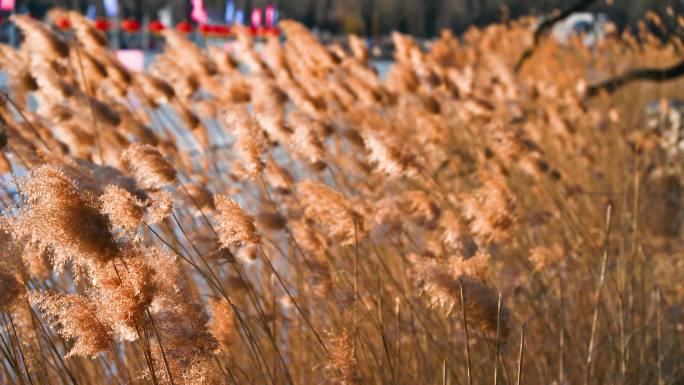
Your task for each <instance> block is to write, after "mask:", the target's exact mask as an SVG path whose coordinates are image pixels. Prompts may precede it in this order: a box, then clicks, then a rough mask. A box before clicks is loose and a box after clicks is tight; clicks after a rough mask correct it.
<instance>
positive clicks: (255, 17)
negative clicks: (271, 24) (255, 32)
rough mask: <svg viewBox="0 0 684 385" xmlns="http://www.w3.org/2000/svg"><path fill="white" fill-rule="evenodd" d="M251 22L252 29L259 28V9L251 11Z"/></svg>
mask: <svg viewBox="0 0 684 385" xmlns="http://www.w3.org/2000/svg"><path fill="white" fill-rule="evenodd" d="M250 20H251V21H252V28H254V29H258V28H261V8H259V7H256V8H254V10H253V11H252V17H251V19H250Z"/></svg>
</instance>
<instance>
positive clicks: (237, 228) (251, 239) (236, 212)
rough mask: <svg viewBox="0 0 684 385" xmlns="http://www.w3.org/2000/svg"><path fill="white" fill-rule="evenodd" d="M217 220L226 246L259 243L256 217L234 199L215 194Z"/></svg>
mask: <svg viewBox="0 0 684 385" xmlns="http://www.w3.org/2000/svg"><path fill="white" fill-rule="evenodd" d="M214 205H215V206H216V214H215V222H216V230H217V231H218V233H219V240H220V241H221V243H222V244H223V245H224V246H225V247H231V246H240V245H244V244H249V243H259V240H260V239H261V238H260V236H259V234H258V233H257V230H256V226H255V225H254V217H253V216H251V215H249V214H247V213H246V212H245V211H244V210H243V209H242V207H240V205H239V204H238V203H237V202H236V201H235V200H233V199H231V198H229V197H227V196H224V195H214Z"/></svg>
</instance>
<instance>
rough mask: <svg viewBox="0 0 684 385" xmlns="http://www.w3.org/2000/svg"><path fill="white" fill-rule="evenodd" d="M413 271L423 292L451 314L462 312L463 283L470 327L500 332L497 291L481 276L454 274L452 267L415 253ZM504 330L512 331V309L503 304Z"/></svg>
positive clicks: (436, 304) (494, 332)
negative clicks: (510, 318)
mask: <svg viewBox="0 0 684 385" xmlns="http://www.w3.org/2000/svg"><path fill="white" fill-rule="evenodd" d="M412 259H413V260H414V265H413V274H414V277H415V278H416V280H417V283H418V286H419V287H420V289H421V292H422V293H425V294H426V295H427V296H428V297H429V301H430V305H431V306H432V307H434V308H437V309H441V310H443V311H445V312H446V314H447V315H451V314H454V313H455V314H459V313H458V312H460V310H461V291H460V290H461V285H462V286H463V297H464V298H465V309H466V315H467V316H466V322H468V326H469V327H472V328H477V329H478V330H480V331H482V332H484V333H487V334H489V335H496V329H497V306H498V297H497V295H496V293H494V291H493V290H492V289H490V288H489V287H487V286H486V285H485V284H484V283H482V281H480V280H479V279H476V278H473V277H470V276H468V275H465V274H460V275H457V274H454V271H452V270H451V269H450V268H449V266H446V265H445V264H443V263H440V262H438V261H436V260H434V259H424V258H419V257H416V256H415V255H414V256H412ZM500 321H501V323H500V325H501V329H500V333H501V336H502V337H506V336H507V335H508V331H509V325H508V310H507V309H505V308H503V307H502V312H501V315H500Z"/></svg>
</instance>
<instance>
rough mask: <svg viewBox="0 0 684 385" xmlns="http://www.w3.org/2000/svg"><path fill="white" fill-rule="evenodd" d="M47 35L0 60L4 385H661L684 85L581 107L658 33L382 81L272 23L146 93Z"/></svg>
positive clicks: (422, 55) (680, 365)
mask: <svg viewBox="0 0 684 385" xmlns="http://www.w3.org/2000/svg"><path fill="white" fill-rule="evenodd" d="M59 12H60V11H58V10H56V11H53V16H55V15H59ZM69 17H70V19H71V22H72V24H73V25H74V27H75V28H74V31H75V32H74V36H73V37H64V36H61V35H60V34H59V33H55V32H53V31H52V30H51V29H49V28H48V27H46V26H45V25H43V24H40V23H38V22H36V21H34V20H31V19H28V18H24V17H22V16H17V17H16V18H15V20H14V21H15V22H16V23H17V25H18V26H19V28H21V29H22V31H23V32H24V33H25V35H26V36H27V39H26V40H25V43H24V44H23V45H22V46H21V47H20V48H19V49H18V50H14V49H12V48H11V47H7V46H2V47H1V50H2V52H3V54H2V58H0V65H1V66H2V69H3V70H4V71H5V72H6V73H8V74H10V77H9V82H8V88H9V92H8V95H7V98H5V99H4V101H5V102H4V103H3V104H2V106H1V108H0V115H1V117H2V120H1V121H2V128H3V134H4V135H3V136H2V139H3V141H2V143H3V150H4V152H3V153H2V159H1V160H2V162H0V164H1V165H2V171H3V174H2V175H1V176H0V178H1V183H0V186H2V191H3V193H2V194H0V198H1V203H2V206H3V208H4V211H3V214H2V220H1V221H0V225H1V226H0V247H1V248H2V253H0V310H1V311H2V313H1V314H2V316H1V317H0V320H1V321H0V326H1V329H0V362H2V365H0V368H2V369H0V383H17V384H22V385H28V384H31V385H38V384H64V385H68V384H176V385H182V384H198V385H199V384H273V385H275V384H324V383H334V384H397V385H400V384H406V385H409V384H438V383H448V384H466V383H470V384H486V383H495V384H510V385H512V384H514V383H517V384H523V383H524V384H579V383H585V384H604V383H611V384H644V383H654V384H655V383H657V384H659V385H660V384H675V383H681V382H682V381H683V377H684V362H682V361H683V359H684V358H683V357H684V351H683V348H682V346H681V343H682V330H683V329H684V319H683V317H684V313H683V311H682V309H684V302H683V301H684V285H683V284H682V279H681V274H682V272H683V271H684V264H683V263H682V255H681V254H680V253H681V251H682V244H681V242H680V235H681V230H682V229H681V225H682V207H681V206H682V205H681V198H682V197H681V189H682V182H683V181H682V178H683V177H684V173H683V172H682V170H681V165H682V155H681V154H682V152H681V146H680V140H681V137H680V135H681V134H680V132H679V131H678V129H680V128H682V126H679V127H675V129H674V130H673V129H672V128H671V127H672V125H671V122H669V123H668V121H666V119H664V118H663V117H664V116H667V115H668V114H673V113H674V112H673V111H672V110H671V109H670V107H669V106H667V105H666V103H664V102H660V106H659V107H658V109H659V113H656V114H654V116H656V117H660V118H659V119H660V120H657V119H656V121H652V120H653V117H652V116H648V115H647V114H646V113H645V106H646V104H647V103H649V102H651V101H656V102H659V101H661V100H665V99H666V98H676V97H679V98H681V97H682V96H683V95H682V89H683V88H682V82H681V81H677V82H672V83H670V84H658V85H647V84H634V85H631V86H629V87H627V88H625V89H623V90H621V91H620V92H618V93H617V94H615V95H610V96H608V95H602V96H599V97H597V98H593V99H591V100H589V99H587V98H585V96H584V94H583V92H584V90H585V89H586V86H587V84H589V83H591V82H593V81H595V80H598V79H602V78H605V77H608V76H611V75H612V74H617V73H620V72H621V71H623V70H625V69H627V68H631V67H634V66H643V65H667V64H671V63H674V62H676V61H678V60H681V59H682V57H681V51H682V48H683V47H684V46H683V43H682V41H681V39H680V38H677V37H674V36H673V37H672V38H671V40H670V41H667V42H665V43H663V42H661V41H659V40H658V39H656V38H655V37H654V35H652V34H650V33H649V32H648V30H647V29H645V28H644V29H643V30H642V32H641V34H640V35H639V36H631V35H627V34H625V35H623V36H615V35H612V36H610V37H609V38H608V39H607V40H606V41H605V42H603V43H601V44H600V45H599V46H597V47H595V48H594V49H588V48H586V47H584V46H582V45H581V44H580V43H579V42H578V41H573V42H571V43H570V44H568V45H566V46H561V45H558V44H557V43H555V42H553V41H543V42H542V44H541V45H540V46H539V48H538V50H537V51H535V54H534V55H533V57H532V58H530V60H528V61H527V62H526V64H525V65H524V67H523V68H522V71H521V72H520V74H515V73H514V72H513V71H512V69H513V66H514V65H515V62H516V60H517V58H518V57H519V55H520V54H521V53H522V52H523V51H524V50H525V49H526V48H527V47H528V46H529V45H530V44H531V42H532V32H531V30H530V29H529V28H528V25H530V22H531V20H527V19H523V20H519V21H516V22H512V23H511V24H510V25H491V26H488V27H486V28H483V29H475V28H473V29H471V30H469V31H468V32H467V33H466V34H465V36H464V39H463V40H462V41H461V40H457V39H456V38H455V37H453V36H452V35H450V34H449V33H444V34H443V35H442V36H441V37H440V38H439V39H437V40H435V41H433V42H431V45H430V47H429V49H428V50H423V49H421V48H420V47H419V45H418V43H417V42H415V41H414V40H412V39H411V37H409V36H403V35H400V34H396V35H395V36H394V37H395V43H396V47H397V50H396V60H395V62H394V63H393V64H392V66H391V69H390V71H389V73H388V75H387V78H386V79H381V78H380V77H379V76H378V75H377V74H376V72H375V71H374V70H373V69H372V67H371V65H370V63H369V62H368V52H367V49H366V47H365V45H364V44H363V41H362V40H360V39H358V38H355V37H350V47H351V50H348V49H346V48H344V47H340V46H334V47H324V46H322V45H321V44H320V43H319V42H318V41H317V40H316V38H315V37H314V36H313V35H311V34H310V33H309V31H307V30H306V29H305V28H304V27H303V26H301V25H299V24H297V23H295V22H292V21H284V22H283V23H282V28H283V30H284V32H285V34H286V36H287V39H286V40H285V41H284V42H281V41H278V40H277V39H269V40H268V41H267V42H266V43H265V47H264V50H263V52H257V51H256V49H255V45H254V42H253V41H252V38H251V37H250V35H249V34H248V33H247V31H240V35H239V39H238V42H237V49H236V51H235V55H233V56H231V55H228V54H227V53H225V52H223V51H221V50H216V49H213V48H212V49H207V50H205V49H200V48H198V47H197V46H195V45H194V44H192V43H191V42H190V41H188V40H186V38H185V37H184V36H183V35H181V34H179V33H176V32H172V31H167V32H165V38H166V43H167V45H166V48H165V51H164V52H163V54H161V55H159V56H158V57H157V58H156V59H155V62H154V63H153V64H152V66H151V69H150V71H149V72H148V73H144V74H142V73H131V72H129V71H128V70H126V69H125V68H124V67H123V66H122V65H121V64H120V63H118V61H117V60H116V59H115V57H114V56H113V55H112V53H111V52H108V51H107V50H106V48H105V44H104V43H103V42H104V40H103V39H102V36H100V35H99V33H98V32H97V31H96V30H95V29H94V28H93V27H92V26H91V25H90V24H89V22H88V21H87V20H85V19H83V18H82V17H81V16H79V15H77V14H70V16H69ZM238 64H240V65H243V66H244V68H245V70H241V69H238ZM29 95H30V96H32V97H33V98H35V100H36V101H37V108H35V109H29V105H28V99H27V98H28V96H29ZM673 116H674V115H673ZM668 124H670V125H669V126H668ZM17 191H18V193H16V192H17ZM523 337H524V338H523Z"/></svg>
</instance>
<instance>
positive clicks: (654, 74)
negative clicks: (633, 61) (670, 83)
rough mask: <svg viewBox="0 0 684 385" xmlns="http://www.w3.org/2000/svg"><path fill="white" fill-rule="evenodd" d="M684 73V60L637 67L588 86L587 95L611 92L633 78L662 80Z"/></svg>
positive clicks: (633, 79)
mask: <svg viewBox="0 0 684 385" xmlns="http://www.w3.org/2000/svg"><path fill="white" fill-rule="evenodd" d="M682 75H684V60H682V61H681V62H679V63H678V64H675V65H673V66H671V67H668V68H637V69H633V70H631V71H627V72H626V73H624V74H622V75H620V76H618V77H615V78H612V79H607V80H604V81H602V82H599V83H597V84H594V85H591V86H589V88H588V89H587V96H588V97H592V96H596V95H598V94H599V93H601V92H602V91H605V92H608V93H612V92H614V91H615V90H617V89H618V88H620V87H622V86H624V85H626V84H628V83H630V82H633V81H635V80H649V81H654V82H663V81H667V80H672V79H675V78H677V77H679V76H682Z"/></svg>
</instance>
